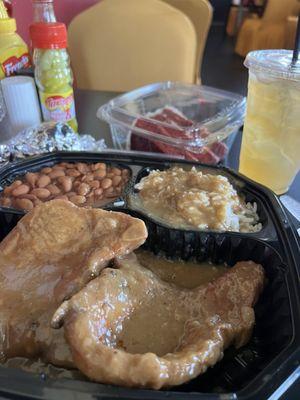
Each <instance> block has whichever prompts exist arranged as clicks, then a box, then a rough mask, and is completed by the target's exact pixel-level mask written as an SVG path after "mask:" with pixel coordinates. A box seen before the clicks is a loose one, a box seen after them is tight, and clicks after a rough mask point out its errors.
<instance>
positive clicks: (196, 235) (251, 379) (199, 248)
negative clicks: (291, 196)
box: [0, 152, 300, 400]
mask: <svg viewBox="0 0 300 400" xmlns="http://www.w3.org/2000/svg"><path fill="white" fill-rule="evenodd" d="M62 161H68V162H72V161H74V162H77V161H84V162H99V161H103V162H106V163H109V164H113V165H121V166H123V167H125V166H126V167H128V168H130V170H131V179H130V182H129V183H128V185H127V187H126V188H125V190H124V193H123V195H122V196H121V197H120V198H119V199H117V200H116V201H114V202H112V203H111V204H109V205H107V206H106V207H105V208H106V209H110V210H115V211H118V210H119V211H123V212H127V213H130V214H132V215H134V216H137V217H140V218H142V219H143V220H144V221H145V223H146V225H147V227H148V231H149V237H148V239H147V241H146V243H145V245H144V247H145V248H147V249H149V250H151V251H152V252H154V253H164V254H165V255H166V256H168V257H175V258H182V259H185V260H187V259H197V260H199V261H202V260H210V261H212V262H214V263H217V264H218V263H224V262H225V263H227V264H228V265H230V266H231V265H234V264H235V263H236V262H237V261H240V260H253V261H255V262H259V263H261V264H262V265H263V267H264V269H265V271H266V276H267V280H268V284H267V286H266V288H265V290H264V292H263V294H262V296H261V297H260V299H259V302H258V304H257V305H256V307H255V313H256V325H255V328H254V332H253V336H252V338H251V340H250V342H249V343H248V344H247V345H246V346H244V347H242V348H241V349H238V350H235V349H234V348H229V349H227V350H226V351H225V354H224V358H223V360H222V361H221V362H219V363H217V364H216V365H215V367H213V368H211V369H209V370H208V371H207V372H206V373H205V374H203V375H202V376H199V377H198V378H196V379H194V380H192V381H191V382H189V383H187V384H184V385H181V386H178V387H173V388H170V389H168V390H163V391H152V390H139V389H126V388H121V387H113V386H108V385H102V384H97V383H92V382H87V381H81V380H74V379H66V378H63V379H62V378H60V379H52V378H49V377H47V375H45V374H41V375H38V374H33V373H30V372H25V371H21V370H17V369H12V368H6V367H4V366H1V367H0V388H1V389H0V393H1V396H4V397H6V398H12V397H13V398H16V396H17V397H23V398H28V397H34V398H39V399H57V398H64V397H68V398H78V397H79V398H80V399H88V398H89V399H90V398H91V397H93V398H96V399H111V398H122V399H141V398H143V399H166V398H168V399H178V400H179V399H180V400H181V399H220V400H221V399H243V400H246V399H247V400H248V399H255V400H258V399H267V398H269V397H270V396H272V395H273V397H272V398H274V399H275V398H277V397H276V393H277V394H279V392H282V391H284V390H286V389H287V387H288V386H289V385H290V384H291V383H292V382H293V380H294V379H295V377H296V374H297V371H298V373H299V368H300V367H299V360H300V349H299V343H300V321H299V315H300V284H299V268H298V267H297V265H298V266H299V265H300V246H299V241H298V239H297V234H296V232H295V229H294V228H293V227H292V225H291V224H290V222H289V219H288V217H287V215H286V213H285V211H284V209H283V207H282V206H281V204H280V202H279V200H278V198H277V197H276V196H275V195H274V194H273V193H272V192H271V191H269V190H268V189H266V188H264V187H262V186H260V185H257V184H255V183H254V182H252V181H250V180H247V179H246V178H244V177H242V176H241V175H239V174H237V173H235V172H233V171H231V170H229V169H227V168H225V167H221V166H214V167H213V166H204V165H201V164H197V163H192V162H188V161H181V160H174V159H173V160H172V159H163V160H162V159H161V158H153V157H152V156H149V155H143V156H141V155H129V154H126V153H108V154H106V153H101V154H99V153H79V152H76V153H75V152H74V153H73V152H72V153H71V152H68V153H64V152H61V153H52V154H47V155H43V156H37V157H32V158H28V159H25V160H23V161H20V162H16V163H10V164H7V165H5V166H4V167H2V168H1V169H0V190H1V187H3V186H4V185H5V184H6V183H8V182H10V181H11V180H13V179H15V177H16V176H18V175H22V174H24V173H25V172H27V171H32V170H39V169H40V168H43V167H45V166H51V165H53V164H55V163H57V162H62ZM173 164H177V165H183V166H185V167H186V166H188V167H189V166H192V165H195V166H197V167H198V168H201V169H203V170H205V171H207V172H211V173H220V174H225V175H226V176H228V178H229V179H230V180H231V182H232V183H233V185H234V186H235V187H236V188H237V189H238V191H239V193H241V194H243V195H244V196H245V197H246V200H247V201H251V202H254V201H255V202H256V203H257V206H258V214H259V216H260V219H261V222H262V224H263V228H262V230H261V231H259V232H254V233H237V232H213V231H209V232H195V231H190V230H180V229H170V228H169V227H167V226H165V225H163V224H159V223H157V222H156V221H154V220H153V219H151V218H149V217H147V215H146V214H144V213H141V212H139V211H136V210H132V209H130V207H129V204H128V202H127V196H128V194H130V193H131V191H132V190H134V189H133V187H134V184H135V183H136V182H137V181H139V180H140V179H141V178H142V177H143V176H145V175H147V174H148V173H149V171H150V170H151V169H153V168H158V169H165V168H168V167H170V166H172V165H173ZM23 214H24V213H23V212H22V211H20V210H14V209H5V208H0V235H1V237H4V236H5V235H6V234H7V233H8V232H9V231H10V230H11V229H12V228H13V227H14V226H15V224H16V223H17V221H18V220H19V219H20V218H21V217H22V216H23Z"/></svg>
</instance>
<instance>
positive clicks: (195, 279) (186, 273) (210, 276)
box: [135, 250, 227, 289]
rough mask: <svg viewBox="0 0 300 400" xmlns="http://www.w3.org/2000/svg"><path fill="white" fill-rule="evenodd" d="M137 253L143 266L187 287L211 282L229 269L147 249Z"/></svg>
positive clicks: (161, 276) (163, 277) (164, 279)
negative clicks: (156, 254) (172, 257)
mask: <svg viewBox="0 0 300 400" xmlns="http://www.w3.org/2000/svg"><path fill="white" fill-rule="evenodd" d="M135 254H136V255H137V258H138V260H139V262H140V263H141V264H142V266H143V267H145V268H148V269H150V270H151V271H152V272H154V273H156V274H157V275H158V276H159V277H160V278H161V279H162V280H163V281H166V282H170V283H174V284H175V285H177V286H179V287H184V288H187V289H192V288H194V287H197V286H199V285H203V284H205V283H207V282H210V281H212V280H214V279H216V278H218V277H219V276H221V275H222V274H224V272H225V271H226V270H227V267H225V266H224V265H214V264H211V263H209V262H201V263H197V262H194V261H183V260H168V259H166V258H165V257H162V256H155V255H154V254H152V253H150V252H149V251H145V250H137V251H135Z"/></svg>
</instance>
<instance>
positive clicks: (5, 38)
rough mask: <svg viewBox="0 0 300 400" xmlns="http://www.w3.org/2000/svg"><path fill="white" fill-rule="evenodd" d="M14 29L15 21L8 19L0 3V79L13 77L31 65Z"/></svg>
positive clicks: (26, 48) (22, 42) (23, 45)
mask: <svg viewBox="0 0 300 400" xmlns="http://www.w3.org/2000/svg"><path fill="white" fill-rule="evenodd" d="M16 29H17V27H16V20H15V19H14V18H9V17H8V14H7V11H6V8H5V6H4V4H3V2H2V1H0V66H1V68H0V79H2V78H4V77H5V76H11V75H14V74H15V73H16V72H17V71H19V70H20V69H22V68H27V67H30V64H31V63H30V56H29V52H28V47H27V45H26V43H25V42H24V40H23V39H22V38H21V37H20V36H19V35H18V34H17V33H16Z"/></svg>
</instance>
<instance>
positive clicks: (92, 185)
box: [89, 181, 100, 189]
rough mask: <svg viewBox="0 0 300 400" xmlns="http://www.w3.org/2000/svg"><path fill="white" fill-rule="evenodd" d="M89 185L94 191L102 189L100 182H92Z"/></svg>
mask: <svg viewBox="0 0 300 400" xmlns="http://www.w3.org/2000/svg"><path fill="white" fill-rule="evenodd" d="M89 185H90V187H91V188H93V189H98V188H99V187H100V182H99V181H92V182H89Z"/></svg>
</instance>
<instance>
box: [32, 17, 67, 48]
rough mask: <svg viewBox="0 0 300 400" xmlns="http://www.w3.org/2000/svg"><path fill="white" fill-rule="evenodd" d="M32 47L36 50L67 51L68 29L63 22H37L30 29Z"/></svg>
mask: <svg viewBox="0 0 300 400" xmlns="http://www.w3.org/2000/svg"><path fill="white" fill-rule="evenodd" d="M29 31H30V37H31V40H32V45H33V47H34V48H36V49H65V48H66V47H67V28H66V25H65V24H63V23H61V22H47V23H45V22H37V23H35V24H32V25H30V28H29Z"/></svg>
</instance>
